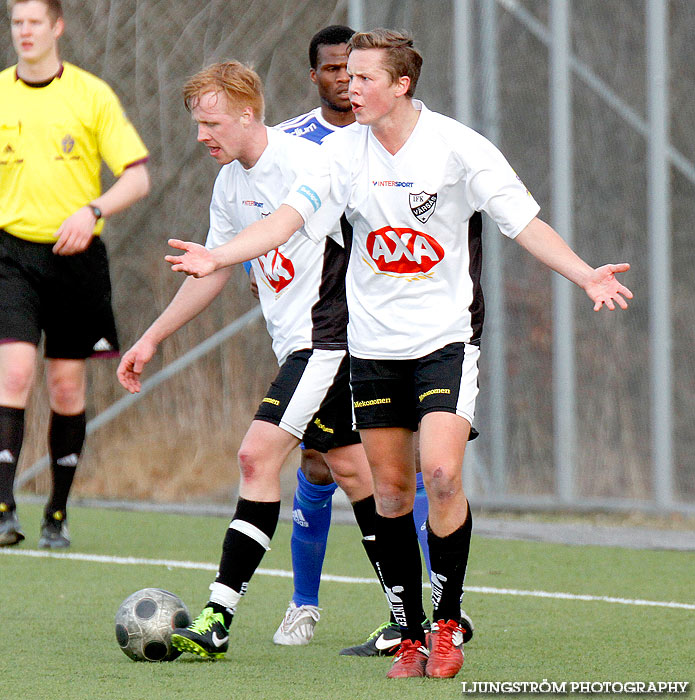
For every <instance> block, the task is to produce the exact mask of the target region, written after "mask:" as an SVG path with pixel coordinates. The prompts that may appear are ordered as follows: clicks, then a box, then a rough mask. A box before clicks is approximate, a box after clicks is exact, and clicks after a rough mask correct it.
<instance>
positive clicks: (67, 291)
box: [0, 229, 118, 360]
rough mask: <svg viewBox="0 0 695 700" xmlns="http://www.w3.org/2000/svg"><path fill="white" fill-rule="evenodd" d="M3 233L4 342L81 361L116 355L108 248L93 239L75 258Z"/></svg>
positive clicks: (0, 316) (0, 314) (0, 318)
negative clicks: (43, 339) (42, 347)
mask: <svg viewBox="0 0 695 700" xmlns="http://www.w3.org/2000/svg"><path fill="white" fill-rule="evenodd" d="M52 248H53V244H52V243H34V242H32V241H25V240H23V239H21V238H17V237H16V236H12V235H11V234H9V233H7V232H6V231H3V230H2V229H0V299H2V303H1V304H0V342H12V341H23V342H27V343H32V344H33V345H38V344H39V342H40V340H41V333H42V332H43V333H45V336H46V344H45V355H46V357H48V358H54V359H70V360H83V359H86V358H88V357H92V356H97V355H98V356H110V355H117V354H118V335H117V332H116V324H115V321H114V317H113V310H112V308H111V280H110V277H109V263H108V257H107V254H106V247H105V246H104V243H103V242H102V241H101V239H100V238H98V237H94V238H93V239H92V242H91V243H90V245H89V247H88V248H87V249H86V250H85V251H83V252H82V253H77V254H76V255H55V254H54V253H53V251H52Z"/></svg>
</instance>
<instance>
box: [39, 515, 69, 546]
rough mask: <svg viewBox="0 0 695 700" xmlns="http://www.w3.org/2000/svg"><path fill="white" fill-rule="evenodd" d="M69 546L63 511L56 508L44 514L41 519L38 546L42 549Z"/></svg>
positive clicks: (66, 524)
mask: <svg viewBox="0 0 695 700" xmlns="http://www.w3.org/2000/svg"><path fill="white" fill-rule="evenodd" d="M69 546H70V533H69V532H68V523H67V520H66V519H65V513H64V512H63V511H61V510H56V511H54V512H53V513H49V514H47V515H44V518H43V520H42V521H41V537H39V547H41V548H43V549H65V548H66V547H69Z"/></svg>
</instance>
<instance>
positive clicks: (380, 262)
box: [367, 226, 444, 275]
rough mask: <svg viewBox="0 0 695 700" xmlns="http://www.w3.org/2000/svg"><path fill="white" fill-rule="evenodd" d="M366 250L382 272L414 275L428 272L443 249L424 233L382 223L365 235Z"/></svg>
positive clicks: (440, 255)
mask: <svg viewBox="0 0 695 700" xmlns="http://www.w3.org/2000/svg"><path fill="white" fill-rule="evenodd" d="M367 251H368V252H369V255H370V257H371V258H372V260H373V261H374V262H375V264H376V266H377V268H378V269H379V270H380V271H381V272H396V273H400V274H406V275H413V274H418V273H423V272H429V271H430V270H431V269H432V268H433V267H434V266H435V265H436V264H437V263H438V262H439V261H440V260H441V259H442V258H443V257H444V249H443V248H442V246H441V245H439V243H437V241H436V240H435V239H434V238H432V236H430V235H429V234H427V233H423V232H422V231H415V230H414V229H412V228H392V227H391V226H384V228H380V229H378V230H377V231H372V232H371V233H370V234H369V235H368V236H367Z"/></svg>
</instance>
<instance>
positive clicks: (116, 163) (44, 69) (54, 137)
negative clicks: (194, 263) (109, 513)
mask: <svg viewBox="0 0 695 700" xmlns="http://www.w3.org/2000/svg"><path fill="white" fill-rule="evenodd" d="M8 7H9V12H10V18H11V32H12V43H13V45H14V49H15V52H16V53H17V64H16V65H15V66H11V67H10V68H7V69H6V70H4V71H2V72H0V300H2V301H1V303H0V546H6V545H12V544H16V543H18V542H21V541H22V540H23V539H24V533H23V532H22V529H21V526H20V524H19V520H18V518H17V514H16V504H15V500H14V490H13V486H14V478H15V473H16V468H17V460H18V458H19V453H20V450H21V447H22V439H23V433H24V410H25V407H26V403H27V399H28V396H29V392H30V390H31V387H32V384H33V381H34V367H35V361H36V353H37V346H38V344H39V342H40V340H41V335H42V333H43V334H44V335H45V357H46V382H47V386H48V396H49V401H50V408H51V418H50V426H49V447H50V453H51V465H52V477H53V488H52V491H51V495H50V499H49V501H48V503H47V504H46V508H45V511H44V518H43V521H42V523H41V535H40V539H39V546H40V547H46V548H61V547H67V546H69V544H70V538H69V535H68V531H67V527H66V522H67V521H66V505H67V500H68V494H69V492H70V487H71V486H72V480H73V477H74V474H75V467H76V466H77V461H78V458H79V456H80V453H81V451H82V446H83V444H84V438H85V425H86V420H85V393H86V367H85V360H86V358H88V357H91V356H95V355H109V354H111V355H113V354H117V353H118V339H117V336H116V326H115V323H114V318H113V312H112V310H111V283H110V280H109V269H108V260H107V256H106V250H105V248H104V245H103V243H102V241H101V240H100V238H99V234H100V233H101V229H102V228H103V224H104V221H103V220H104V219H106V218H108V217H109V216H112V215H113V214H116V213H118V212H120V211H123V210H124V209H126V208H127V207H129V206H130V205H131V204H133V203H134V202H136V201H138V200H139V199H141V198H142V197H144V196H145V195H146V194H147V192H148V190H149V176H148V173H147V168H146V165H145V163H146V161H147V157H148V153H147V149H146V147H145V145H144V144H143V142H142V141H141V139H140V137H139V136H138V134H137V132H136V131H135V129H134V127H133V125H132V124H131V123H130V122H129V121H128V118H127V117H126V116H125V114H124V113H123V109H122V107H121V105H120V103H119V101H118V98H117V97H116V95H115V94H114V93H113V91H112V90H111V88H110V87H109V86H108V85H107V84H106V83H104V82H103V81H102V80H100V79H99V78H97V77H95V76H93V75H91V74H90V73H87V72H86V71H83V70H81V69H80V68H77V67H76V66H73V65H70V64H69V63H63V62H61V60H60V57H59V54H58V40H59V38H60V36H61V34H62V33H63V30H64V21H63V11H62V6H61V2H60V0H10V2H9V3H8ZM102 160H103V161H104V162H105V163H106V164H107V165H108V167H109V168H110V170H111V171H112V172H113V173H114V175H115V176H116V178H117V179H116V182H115V183H114V185H113V186H112V187H111V188H109V189H108V190H107V191H106V192H104V193H103V194H101V190H100V179H99V172H100V168H101V161H102Z"/></svg>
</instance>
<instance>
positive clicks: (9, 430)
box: [0, 406, 24, 512]
mask: <svg viewBox="0 0 695 700" xmlns="http://www.w3.org/2000/svg"><path fill="white" fill-rule="evenodd" d="M23 440H24V409H23V408H12V407H11V406H0V512H2V511H9V510H14V509H15V508H16V507H17V504H16V503H15V500H14V477H15V474H16V473H17V462H18V461H19V453H20V451H21V449H22V441H23Z"/></svg>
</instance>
